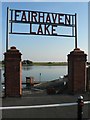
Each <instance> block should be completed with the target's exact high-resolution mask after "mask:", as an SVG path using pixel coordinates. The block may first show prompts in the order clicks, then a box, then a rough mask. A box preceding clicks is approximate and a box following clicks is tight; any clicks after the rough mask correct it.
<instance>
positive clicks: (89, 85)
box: [87, 66, 90, 91]
mask: <svg viewBox="0 0 90 120" xmlns="http://www.w3.org/2000/svg"><path fill="white" fill-rule="evenodd" d="M87 91H90V66H88V67H87Z"/></svg>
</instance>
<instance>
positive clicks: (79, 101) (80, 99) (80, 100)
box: [77, 96, 84, 120]
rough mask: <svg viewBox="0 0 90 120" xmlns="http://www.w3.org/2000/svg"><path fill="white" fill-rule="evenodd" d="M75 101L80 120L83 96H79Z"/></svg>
mask: <svg viewBox="0 0 90 120" xmlns="http://www.w3.org/2000/svg"><path fill="white" fill-rule="evenodd" d="M77 102H78V120H82V115H83V111H82V107H83V105H84V101H83V96H79V97H78V101H77Z"/></svg>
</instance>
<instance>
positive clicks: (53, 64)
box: [0, 62, 90, 67]
mask: <svg viewBox="0 0 90 120" xmlns="http://www.w3.org/2000/svg"><path fill="white" fill-rule="evenodd" d="M67 65H68V62H32V63H31V64H22V66H67ZM87 65H90V63H88V62H87ZM0 66H1V67H3V66H4V64H2V63H1V62H0Z"/></svg>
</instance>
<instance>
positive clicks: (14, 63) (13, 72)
mask: <svg viewBox="0 0 90 120" xmlns="http://www.w3.org/2000/svg"><path fill="white" fill-rule="evenodd" d="M4 57H5V96H8V97H19V96H21V95H22V77H21V76H22V68H21V67H22V66H21V53H20V52H19V50H17V49H16V47H11V48H10V49H9V50H8V51H7V52H6V53H4Z"/></svg>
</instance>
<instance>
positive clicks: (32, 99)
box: [2, 94, 90, 119]
mask: <svg viewBox="0 0 90 120" xmlns="http://www.w3.org/2000/svg"><path fill="white" fill-rule="evenodd" d="M78 96H79V95H67V94H62V95H60V94H58V95H47V94H42V95H41V94H36V95H29V96H23V97H21V98H3V99H2V106H4V107H6V106H8V107H10V106H34V105H47V104H49V105H50V104H61V103H75V102H76V101H77V98H78ZM83 97H84V101H88V100H90V99H89V97H88V94H86V95H83ZM89 108H90V104H86V105H84V106H83V118H89ZM2 117H3V118H12V119H13V118H61V119H62V118H77V105H73V106H61V107H60V106H59V107H46V108H31V109H30V108H28V109H27V108H24V109H6V110H2Z"/></svg>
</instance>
